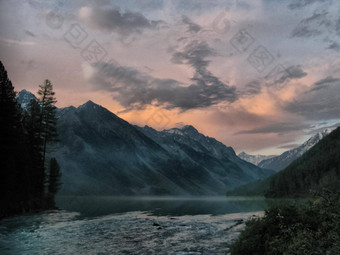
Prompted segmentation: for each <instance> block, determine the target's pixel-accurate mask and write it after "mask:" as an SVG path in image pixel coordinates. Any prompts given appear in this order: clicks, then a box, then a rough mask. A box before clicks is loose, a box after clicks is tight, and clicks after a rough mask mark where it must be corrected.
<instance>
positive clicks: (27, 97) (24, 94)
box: [17, 89, 37, 109]
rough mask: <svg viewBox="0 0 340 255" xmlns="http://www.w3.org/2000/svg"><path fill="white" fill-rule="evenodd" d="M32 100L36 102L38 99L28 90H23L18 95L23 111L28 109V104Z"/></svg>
mask: <svg viewBox="0 0 340 255" xmlns="http://www.w3.org/2000/svg"><path fill="white" fill-rule="evenodd" d="M32 99H34V100H36V99H37V98H36V96H35V95H34V94H33V93H31V92H29V91H27V90H26V89H23V90H21V91H20V92H19V93H18V94H17V100H18V103H19V104H20V106H21V108H23V109H27V107H28V104H29V103H30V102H31V100H32Z"/></svg>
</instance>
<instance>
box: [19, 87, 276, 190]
mask: <svg viewBox="0 0 340 255" xmlns="http://www.w3.org/2000/svg"><path fill="white" fill-rule="evenodd" d="M28 94H31V93H30V92H28V91H22V92H20V93H19V94H18V102H19V103H20V104H21V105H22V106H27V103H28V102H27V101H25V100H26V99H31V96H29V95H28ZM57 118H58V122H57V129H58V133H59V143H58V144H56V145H54V146H53V148H50V149H51V150H50V152H49V155H50V157H56V158H57V160H58V162H59V164H60V166H61V170H62V182H63V186H62V190H61V193H62V194H81V195H84V194H92V195H224V194H225V192H226V191H228V190H231V189H233V188H235V187H237V186H239V185H242V184H246V183H249V182H251V181H254V180H258V179H263V178H266V177H268V176H270V175H271V174H273V173H274V172H273V171H271V170H265V169H261V168H259V167H257V166H255V165H253V164H251V163H249V162H246V161H244V160H242V159H240V158H239V157H238V156H237V155H236V154H235V152H234V150H233V149H232V148H231V147H227V146H225V145H224V144H222V143H221V142H219V141H217V140H216V139H214V138H211V137H207V136H204V135H203V134H201V133H199V132H198V131H197V130H196V129H195V128H194V127H193V126H184V127H182V128H173V129H168V130H163V131H157V130H155V129H153V128H151V127H148V126H145V127H138V126H135V125H131V124H130V123H128V122H127V121H125V120H123V119H121V118H119V117H118V116H116V115H115V114H113V113H112V112H110V111H108V110H107V109H105V108H104V107H102V106H100V105H97V104H95V103H93V102H92V101H88V102H87V103H85V104H83V105H81V106H79V107H77V108H75V107H73V106H70V107H66V108H61V109H58V111H57Z"/></svg>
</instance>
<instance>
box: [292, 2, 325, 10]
mask: <svg viewBox="0 0 340 255" xmlns="http://www.w3.org/2000/svg"><path fill="white" fill-rule="evenodd" d="M328 1H329V0H294V1H293V2H292V3H290V4H289V5H288V8H289V9H291V10H293V9H301V8H303V7H306V6H307V5H311V4H314V3H316V2H321V3H324V2H328Z"/></svg>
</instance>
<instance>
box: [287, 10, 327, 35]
mask: <svg viewBox="0 0 340 255" xmlns="http://www.w3.org/2000/svg"><path fill="white" fill-rule="evenodd" d="M331 25H332V22H331V21H330V20H329V18H328V12H327V11H324V10H323V11H319V10H316V11H315V12H314V13H313V15H312V16H310V17H308V18H305V19H303V20H301V21H300V22H299V24H298V25H297V26H296V27H295V28H294V30H293V31H292V33H291V37H312V36H317V35H321V34H322V33H323V32H324V29H325V28H326V29H327V28H329V27H330V26H331Z"/></svg>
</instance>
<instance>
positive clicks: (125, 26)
mask: <svg viewBox="0 0 340 255" xmlns="http://www.w3.org/2000/svg"><path fill="white" fill-rule="evenodd" d="M78 16H79V18H80V19H81V20H82V21H84V22H86V23H87V24H88V25H90V26H91V27H94V28H97V29H100V30H106V31H114V32H117V33H119V34H123V35H129V34H132V33H142V32H143V30H145V29H155V28H157V26H158V25H159V24H160V23H163V22H162V21H160V20H157V21H156V20H149V19H147V18H146V17H145V16H144V15H143V14H141V13H137V12H125V13H122V12H120V10H118V9H113V8H110V9H103V8H99V7H93V8H90V7H87V6H84V7H81V8H80V9H79V11H78Z"/></svg>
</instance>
